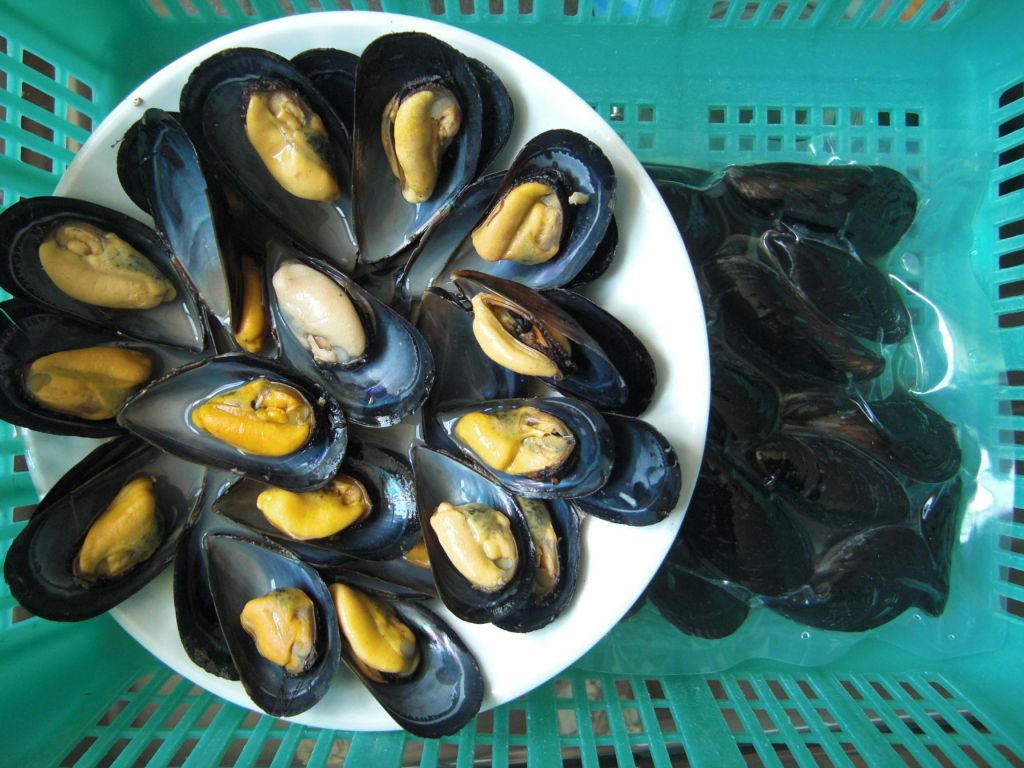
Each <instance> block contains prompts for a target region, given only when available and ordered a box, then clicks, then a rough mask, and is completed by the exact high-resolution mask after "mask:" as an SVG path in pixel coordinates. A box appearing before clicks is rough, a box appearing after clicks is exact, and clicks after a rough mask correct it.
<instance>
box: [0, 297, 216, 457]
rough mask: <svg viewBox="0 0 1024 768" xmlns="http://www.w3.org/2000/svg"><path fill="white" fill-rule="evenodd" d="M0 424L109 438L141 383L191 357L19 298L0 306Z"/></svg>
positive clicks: (115, 432)
mask: <svg viewBox="0 0 1024 768" xmlns="http://www.w3.org/2000/svg"><path fill="white" fill-rule="evenodd" d="M0 310H2V314H0V418H3V419H4V421H6V422H8V423H10V424H17V425H18V426H22V427H28V428H29V429H34V430H36V431H39V432H48V433H51V434H62V435H77V436H82V437H110V436H113V435H118V434H121V433H122V432H123V430H122V429H121V428H120V427H119V426H118V425H117V422H116V420H115V416H116V415H117V412H118V411H119V410H120V408H121V406H122V405H123V404H124V403H125V401H127V400H128V398H129V397H131V396H132V395H134V394H135V393H136V392H137V391H138V390H139V389H141V388H142V387H143V386H144V385H146V384H148V383H149V382H150V381H152V380H154V379H157V378H159V377H161V376H163V375H165V374H166V373H168V372H169V371H170V370H172V369H174V368H177V367H178V366H181V365H184V364H186V363H190V362H193V361H195V360H196V359H197V355H196V353H194V352H190V351H189V350H186V349H183V348H180V347H169V346H166V345H162V344H148V343H145V342H138V341H132V340H129V339H126V338H124V337H123V336H119V335H118V334H117V333H116V332H114V331H112V330H110V329H108V328H101V327H98V326H92V325H88V324H85V323H81V322H79V321H77V320H75V319H73V318H71V317H67V316H65V315H61V314H58V313H56V312H52V311H50V310H48V309H46V308H45V307H41V306H39V305H36V304H32V303H29V302H26V301H21V300H19V299H10V300H9V301H6V302H4V303H3V304H0Z"/></svg>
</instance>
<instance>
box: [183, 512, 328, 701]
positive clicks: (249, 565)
mask: <svg viewBox="0 0 1024 768" xmlns="http://www.w3.org/2000/svg"><path fill="white" fill-rule="evenodd" d="M203 552H204V554H205V557H206V559H207V569H208V571H207V572H208V574H209V581H210V591H211V593H212V594H213V602H214V606H215V607H216V610H217V617H218V619H219V620H220V625H221V630H222V631H223V633H224V637H225V639H226V640H227V645H228V649H229V651H230V652H231V658H232V659H233V660H234V663H235V668H236V669H237V670H238V674H239V677H240V679H241V681H242V686H243V687H244V688H245V692H246V693H247V694H248V695H249V698H251V699H252V700H253V702H254V703H255V704H256V705H257V706H258V707H259V708H260V709H262V710H263V711H264V712H266V713H268V714H270V715H274V716H275V717H290V716H292V715H297V714H299V713H300V712H305V711H306V710H307V709H309V708H310V707H312V706H313V705H314V704H316V703H317V702H318V701H320V699H322V698H323V697H324V694H325V693H327V689H328V688H329V687H330V685H331V682H332V681H333V679H334V675H335V672H336V671H337V668H338V663H339V661H340V658H341V639H340V637H339V630H338V618H337V615H336V613H335V611H334V603H333V602H332V601H331V595H330V593H329V592H328V591H327V587H326V586H325V585H324V583H323V581H321V579H320V577H319V576H318V575H317V573H316V571H315V570H313V568H311V567H310V566H308V565H306V564H305V563H303V562H302V561H301V560H299V559H298V558H297V557H295V556H294V555H293V554H291V553H290V552H288V551H287V550H286V549H283V548H281V547H278V546H277V545H275V544H272V543H271V542H269V541H265V540H263V541H259V540H256V539H252V538H249V537H246V536H241V535H235V534H221V533H212V532H211V533H208V534H207V535H206V536H205V537H204V538H203ZM289 588H291V589H299V590H302V591H303V592H304V593H305V594H306V596H307V597H309V598H310V600H312V602H313V605H314V613H315V623H314V637H315V640H314V644H313V647H314V651H315V654H316V655H315V658H313V659H312V661H311V666H309V668H308V669H306V671H304V672H301V673H298V674H292V673H289V672H287V671H286V670H285V669H284V667H282V666H279V665H277V664H274V663H272V662H270V661H268V660H267V659H266V658H264V657H263V656H262V655H261V654H260V652H259V651H258V650H257V648H256V644H255V642H254V641H253V639H252V638H251V637H250V636H249V635H248V633H246V632H245V630H244V629H242V623H241V620H240V617H241V614H242V608H243V607H244V606H245V604H246V603H247V602H248V601H249V600H252V599H255V598H258V597H262V596H263V595H265V594H267V593H269V592H272V591H273V590H275V589H289Z"/></svg>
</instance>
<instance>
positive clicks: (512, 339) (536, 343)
mask: <svg viewBox="0 0 1024 768" xmlns="http://www.w3.org/2000/svg"><path fill="white" fill-rule="evenodd" d="M472 305H473V336H474V337H475V338H476V342H477V344H479V345H480V349H481V351H482V352H483V353H484V354H485V355H487V357H489V358H490V359H491V360H493V361H494V362H496V363H497V364H498V365H501V366H504V367H505V368H508V369H509V370H511V371H515V372H516V373H521V374H523V375H524V376H544V377H553V378H556V379H560V378H562V376H563V372H562V368H561V365H560V362H559V361H562V360H566V359H568V358H569V355H570V351H571V348H570V346H569V342H568V340H567V339H566V338H565V337H564V336H562V335H561V334H559V333H557V332H555V331H551V330H545V329H542V328H540V327H539V326H538V325H537V324H536V323H534V322H532V321H531V320H530V319H529V318H528V317H526V316H524V315H523V314H522V313H521V312H519V311H518V310H517V309H516V308H515V307H514V306H513V305H511V304H509V303H508V302H506V301H505V300H504V299H502V298H501V297H499V296H497V295H495V294H492V293H478V294H477V295H476V296H474V297H473V301H472Z"/></svg>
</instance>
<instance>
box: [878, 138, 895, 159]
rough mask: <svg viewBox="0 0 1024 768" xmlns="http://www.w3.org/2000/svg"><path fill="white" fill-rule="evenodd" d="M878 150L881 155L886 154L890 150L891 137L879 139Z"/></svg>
mask: <svg viewBox="0 0 1024 768" xmlns="http://www.w3.org/2000/svg"><path fill="white" fill-rule="evenodd" d="M878 151H879V152H880V153H881V154H883V155H888V154H889V153H890V152H892V139H879V140H878Z"/></svg>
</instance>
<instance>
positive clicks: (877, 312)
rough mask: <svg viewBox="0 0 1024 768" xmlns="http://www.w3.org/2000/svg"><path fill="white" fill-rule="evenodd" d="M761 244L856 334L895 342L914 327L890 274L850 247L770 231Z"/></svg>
mask: <svg viewBox="0 0 1024 768" xmlns="http://www.w3.org/2000/svg"><path fill="white" fill-rule="evenodd" d="M761 248H762V249H763V252H764V253H765V255H766V256H767V258H768V259H770V260H771V262H772V263H774V264H775V265H776V267H777V268H778V269H779V271H780V272H781V273H782V274H784V275H786V276H787V277H788V278H789V279H790V280H791V281H792V282H793V284H794V285H795V286H796V287H797V288H798V289H799V290H800V292H801V293H803V294H804V295H805V296H806V297H807V298H808V299H809V300H810V302H811V303H812V304H813V305H814V306H815V307H816V308H817V309H818V310H819V311H820V312H821V313H822V314H823V315H825V316H826V317H827V318H828V319H829V320H831V321H832V322H833V323H835V324H836V325H838V326H839V327H840V328H843V329H845V330H847V331H849V332H850V333H852V334H854V335H855V336H860V337H861V338H865V339H871V340H872V341H882V342H884V343H887V344H888V343H894V342H898V341H900V340H901V339H903V338H904V337H905V336H906V335H907V334H908V333H909V332H910V314H909V313H908V312H907V308H906V306H904V304H903V300H902V299H901V298H900V295H899V294H898V293H897V292H896V289H895V287H893V284H892V282H891V280H890V279H889V277H888V276H887V275H884V274H882V273H881V272H880V271H879V270H878V269H876V268H875V267H872V266H869V265H867V264H865V263H864V262H863V261H861V260H860V259H858V258H857V257H856V256H854V255H853V254H852V253H850V252H849V251H846V250H843V249H842V248H836V247H835V246H832V245H829V244H828V243H824V242H822V241H820V240H813V239H811V238H809V237H798V236H797V235H795V234H794V233H792V232H776V231H768V232H765V233H764V235H762V236H761Z"/></svg>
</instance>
